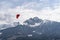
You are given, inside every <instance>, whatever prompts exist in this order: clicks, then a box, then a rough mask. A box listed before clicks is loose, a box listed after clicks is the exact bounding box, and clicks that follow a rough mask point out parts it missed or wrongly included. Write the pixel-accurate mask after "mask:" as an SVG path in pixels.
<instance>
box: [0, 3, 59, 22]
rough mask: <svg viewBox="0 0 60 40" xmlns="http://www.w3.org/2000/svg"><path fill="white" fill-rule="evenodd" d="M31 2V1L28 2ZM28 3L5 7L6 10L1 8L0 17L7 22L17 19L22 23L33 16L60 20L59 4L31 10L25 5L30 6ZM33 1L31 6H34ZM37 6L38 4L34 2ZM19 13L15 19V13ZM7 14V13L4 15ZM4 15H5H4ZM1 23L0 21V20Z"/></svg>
mask: <svg viewBox="0 0 60 40" xmlns="http://www.w3.org/2000/svg"><path fill="white" fill-rule="evenodd" d="M30 4H31V3H30ZM30 4H26V5H22V6H16V8H7V9H6V10H1V11H0V13H1V14H2V15H1V16H2V17H1V16H0V17H1V18H6V20H3V21H5V22H7V23H13V22H14V21H19V22H20V23H23V21H25V20H27V19H29V18H33V17H35V16H37V17H39V18H41V19H47V20H52V21H58V22H60V11H59V10H60V6H55V9H54V10H53V9H51V8H50V7H45V8H43V9H42V10H38V11H37V10H33V9H29V8H25V7H29V6H31V5H30ZM34 5H35V4H34V3H32V6H33V7H34ZM36 6H37V7H38V6H39V5H37V4H36ZM17 13H19V14H20V15H21V16H20V17H19V19H16V17H15V16H16V14H17ZM6 14H7V15H6ZM5 15H6V16H5ZM0 20H1V19H0ZM0 23H1V22H0Z"/></svg>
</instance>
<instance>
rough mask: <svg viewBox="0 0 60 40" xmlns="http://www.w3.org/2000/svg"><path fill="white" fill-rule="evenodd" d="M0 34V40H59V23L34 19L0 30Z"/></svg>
mask: <svg viewBox="0 0 60 40" xmlns="http://www.w3.org/2000/svg"><path fill="white" fill-rule="evenodd" d="M18 24H19V23H18ZM36 24H38V25H36ZM0 33H1V34H0V39H1V40H35V39H36V40H57V39H59V40H60V22H55V21H50V20H42V19H39V18H38V17H34V18H30V19H28V20H26V21H24V24H23V25H21V24H20V25H17V26H16V27H10V28H7V29H4V30H0ZM30 38H31V39H30Z"/></svg>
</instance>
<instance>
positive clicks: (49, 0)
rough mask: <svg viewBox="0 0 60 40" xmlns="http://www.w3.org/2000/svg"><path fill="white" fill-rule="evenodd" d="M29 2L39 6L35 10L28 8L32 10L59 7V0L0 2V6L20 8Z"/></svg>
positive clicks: (4, 0)
mask: <svg viewBox="0 0 60 40" xmlns="http://www.w3.org/2000/svg"><path fill="white" fill-rule="evenodd" d="M31 2H35V3H36V4H37V5H38V4H39V5H40V6H39V7H37V6H36V7H35V8H34V7H31V6H30V7H31V8H32V9H42V8H45V7H51V8H54V6H56V5H57V6H58V5H60V0H0V5H2V6H3V5H4V6H6V7H11V8H14V7H16V6H22V5H24V4H28V3H31ZM30 7H29V8H30Z"/></svg>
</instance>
